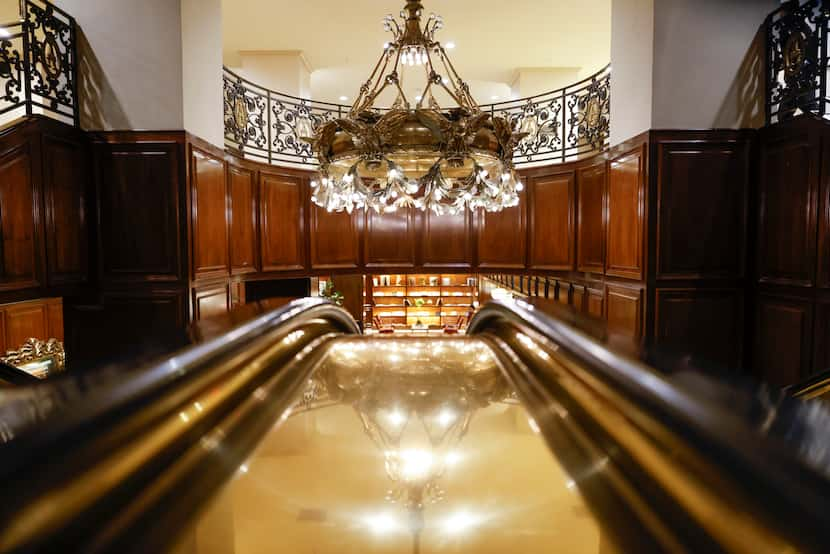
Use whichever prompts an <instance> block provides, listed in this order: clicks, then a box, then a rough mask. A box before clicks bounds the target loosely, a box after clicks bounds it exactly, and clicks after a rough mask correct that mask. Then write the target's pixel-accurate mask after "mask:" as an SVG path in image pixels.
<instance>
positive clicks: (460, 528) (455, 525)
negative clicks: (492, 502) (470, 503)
mask: <svg viewBox="0 0 830 554" xmlns="http://www.w3.org/2000/svg"><path fill="white" fill-rule="evenodd" d="M479 522H480V518H479V517H476V516H475V515H474V514H472V513H470V512H468V511H466V510H462V511H459V512H455V513H453V514H450V515H449V516H447V518H446V519H445V520H444V521H443V524H442V527H443V528H444V532H446V533H447V534H448V535H458V534H460V533H464V532H465V531H468V530H470V529H472V528H473V527H475V526H477V525H478V524H479Z"/></svg>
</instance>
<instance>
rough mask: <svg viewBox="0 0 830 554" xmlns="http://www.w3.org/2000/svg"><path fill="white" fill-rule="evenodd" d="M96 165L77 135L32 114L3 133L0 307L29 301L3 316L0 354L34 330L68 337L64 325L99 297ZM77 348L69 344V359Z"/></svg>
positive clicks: (0, 143)
mask: <svg viewBox="0 0 830 554" xmlns="http://www.w3.org/2000/svg"><path fill="white" fill-rule="evenodd" d="M90 167H91V164H90V148H89V137H88V136H87V135H86V133H83V132H82V131H80V130H78V129H74V128H72V127H70V126H68V125H64V124H62V123H59V122H56V121H53V120H51V119H48V118H45V117H41V116H30V117H26V118H23V119H20V120H18V121H17V122H15V123H14V124H11V125H9V126H7V127H5V128H4V129H2V130H0V304H6V303H9V302H20V301H29V302H24V303H22V304H14V305H13V307H12V308H10V310H11V311H9V312H8V313H5V315H4V319H3V323H2V327H3V329H2V330H0V331H1V332H0V335H2V337H3V340H2V342H3V344H2V346H0V351H5V349H7V348H16V347H18V346H19V345H20V343H22V342H23V341H24V340H25V339H26V338H28V337H24V336H23V335H26V334H27V333H31V332H34V331H35V330H38V334H37V336H38V338H49V337H48V336H46V335H48V334H50V333H51V334H52V335H54V336H55V338H60V339H63V321H64V320H65V319H67V320H70V321H71V314H70V312H71V311H72V310H73V307H74V306H75V305H76V304H78V303H81V302H85V301H87V300H88V299H89V298H91V297H92V296H93V285H94V279H93V272H92V271H91V264H92V263H93V256H92V254H93V253H94V249H92V248H91V240H92V238H91V228H92V226H91V225H90V222H89V219H90V214H91V213H92V212H93V209H94V204H93V197H94V195H93V194H92V180H91V178H90ZM42 298H58V299H60V298H63V299H64V302H60V300H49V301H46V300H44V301H42V302H40V301H38V300H36V299H42ZM64 307H65V309H66V310H67V314H66V316H67V317H65V314H64ZM58 328H60V329H59V330H58ZM21 337H22V339H21ZM18 339H20V340H18ZM76 347H77V345H76V344H75V343H74V342H72V341H68V342H67V345H66V349H67V352H68V355H69V356H70V357H71V356H73V355H75V353H76V352H77V348H76Z"/></svg>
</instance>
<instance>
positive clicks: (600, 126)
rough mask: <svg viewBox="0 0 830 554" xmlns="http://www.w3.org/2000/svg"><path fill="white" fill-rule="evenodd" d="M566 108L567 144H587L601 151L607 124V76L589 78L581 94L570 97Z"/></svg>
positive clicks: (608, 76) (609, 104) (605, 139)
mask: <svg viewBox="0 0 830 554" xmlns="http://www.w3.org/2000/svg"><path fill="white" fill-rule="evenodd" d="M568 110H569V113H570V117H569V118H568V125H569V126H570V131H569V133H568V144H570V145H572V146H574V147H576V146H579V144H580V143H587V144H589V145H591V147H593V148H594V149H596V150H602V148H603V146H604V145H605V144H606V142H607V141H608V136H609V131H610V124H611V117H610V115H611V79H610V75H605V76H603V77H601V78H599V79H598V78H596V77H592V78H591V82H590V84H588V86H587V87H586V88H585V91H584V92H583V93H582V94H578V95H575V96H573V97H571V99H570V100H569V102H568Z"/></svg>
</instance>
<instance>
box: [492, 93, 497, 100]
mask: <svg viewBox="0 0 830 554" xmlns="http://www.w3.org/2000/svg"><path fill="white" fill-rule="evenodd" d="M498 99H499V96H498V95H497V94H494V95H493V96H491V97H490V100H498Z"/></svg>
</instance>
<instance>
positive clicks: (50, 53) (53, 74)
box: [43, 35, 61, 79]
mask: <svg viewBox="0 0 830 554" xmlns="http://www.w3.org/2000/svg"><path fill="white" fill-rule="evenodd" d="M43 69H44V70H45V71H46V74H47V75H48V76H49V78H50V79H57V78H58V77H59V76H60V74H61V62H60V47H59V46H58V43H57V41H56V40H55V37H54V36H52V35H49V36H47V37H46V40H44V41H43Z"/></svg>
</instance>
